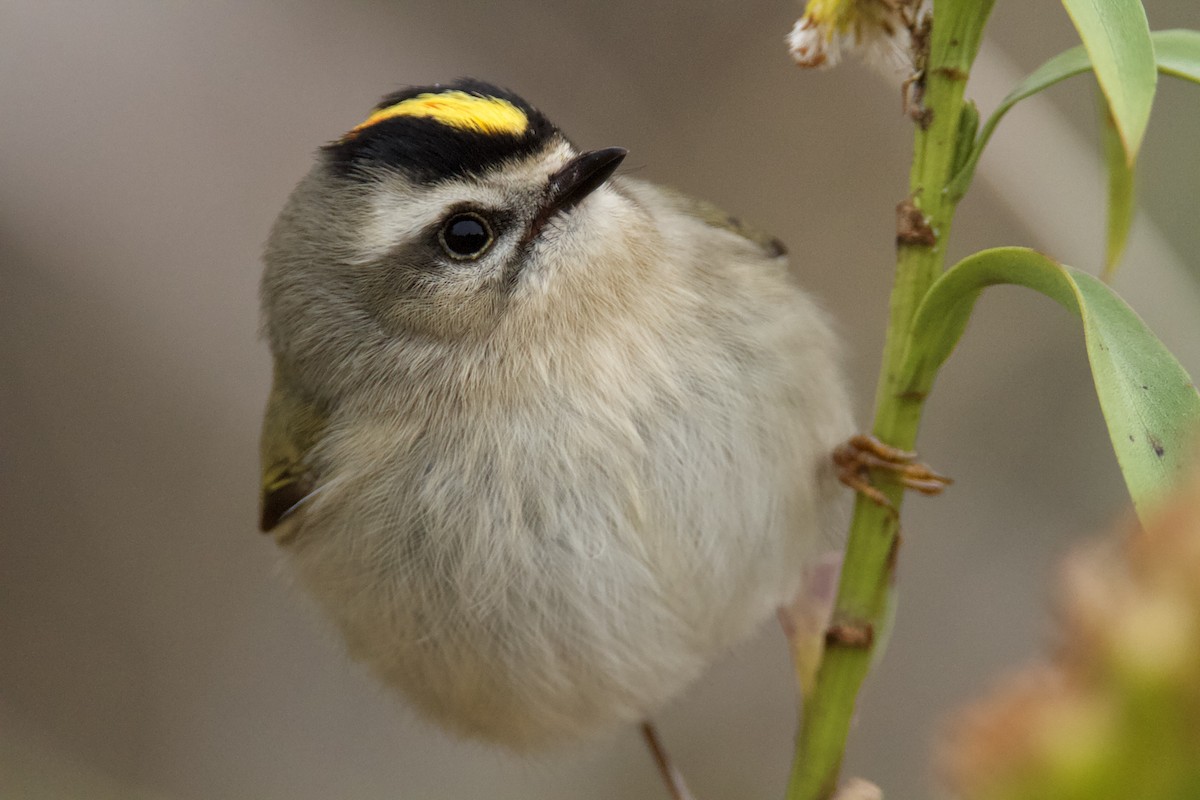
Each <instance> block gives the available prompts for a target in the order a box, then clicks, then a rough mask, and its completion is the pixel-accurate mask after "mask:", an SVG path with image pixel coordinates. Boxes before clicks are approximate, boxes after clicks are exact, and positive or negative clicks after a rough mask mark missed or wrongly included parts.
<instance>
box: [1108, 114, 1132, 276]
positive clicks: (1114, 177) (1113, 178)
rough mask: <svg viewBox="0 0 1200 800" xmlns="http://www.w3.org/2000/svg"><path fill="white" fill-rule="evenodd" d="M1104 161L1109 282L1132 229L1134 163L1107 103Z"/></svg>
mask: <svg viewBox="0 0 1200 800" xmlns="http://www.w3.org/2000/svg"><path fill="white" fill-rule="evenodd" d="M1101 129H1102V133H1101V138H1102V139H1103V140H1104V163H1105V164H1106V165H1107V167H1108V226H1107V227H1108V232H1107V236H1106V237H1105V244H1104V273H1103V275H1102V278H1103V280H1104V281H1105V282H1106V283H1107V282H1109V281H1111V280H1112V277H1113V275H1115V274H1116V272H1117V265H1118V264H1119V263H1120V261H1121V255H1122V254H1123V253H1124V252H1125V242H1126V241H1127V240H1128V238H1129V228H1130V227H1131V226H1132V225H1133V211H1134V208H1133V165H1132V164H1130V163H1129V162H1127V161H1126V160H1125V149H1124V148H1123V147H1121V139H1120V137H1119V136H1118V135H1117V126H1116V123H1115V122H1114V121H1113V116H1112V112H1111V111H1110V110H1109V109H1108V106H1107V104H1106V105H1105V107H1104V121H1103V123H1102V124H1101Z"/></svg>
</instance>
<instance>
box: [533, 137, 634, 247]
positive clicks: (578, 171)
mask: <svg viewBox="0 0 1200 800" xmlns="http://www.w3.org/2000/svg"><path fill="white" fill-rule="evenodd" d="M628 153H629V151H628V150H626V149H625V148H624V147H606V148H604V149H603V150H593V151H591V152H590V153H584V154H583V155H580V156H576V157H575V158H573V159H571V160H570V161H568V162H567V163H566V165H564V166H563V168H562V169H560V170H559V171H558V172H556V173H554V174H553V175H551V176H550V182H549V184H548V185H547V187H546V197H545V199H544V200H543V201H542V207H541V210H539V211H538V214H537V216H536V217H535V218H534V220H533V224H532V225H530V227H529V235H528V236H527V237H526V239H527V240H528V239H533V238H534V237H535V236H537V235H538V233H539V232H540V231H541V229H542V226H543V225H545V224H546V222H547V221H548V220H549V219H550V218H551V217H553V216H554V215H555V214H561V213H562V212H564V211H569V210H571V209H572V208H574V207H575V206H577V205H579V203H580V201H581V200H583V198H585V197H587V196H588V195H589V194H591V193H592V192H594V191H596V190H597V189H599V188H600V186H601V185H602V184H603V183H604V182H605V181H606V180H608V179H609V178H610V177H612V174H613V173H614V172H616V170H617V167H619V166H620V165H621V161H622V160H624V158H625V156H626V155H627V154H628Z"/></svg>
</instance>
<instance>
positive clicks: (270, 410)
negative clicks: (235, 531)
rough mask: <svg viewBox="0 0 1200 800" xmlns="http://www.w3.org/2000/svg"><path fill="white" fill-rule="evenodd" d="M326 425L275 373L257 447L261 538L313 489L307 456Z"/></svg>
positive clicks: (314, 480) (282, 534)
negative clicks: (260, 468)
mask: <svg viewBox="0 0 1200 800" xmlns="http://www.w3.org/2000/svg"><path fill="white" fill-rule="evenodd" d="M326 424H327V418H326V417H325V415H324V414H323V413H322V412H321V411H319V410H318V409H317V408H316V407H315V406H314V405H313V404H312V403H311V402H309V401H308V400H306V399H305V398H304V397H303V396H302V395H301V394H300V392H299V391H297V390H296V389H295V388H294V386H293V385H292V383H291V382H290V381H288V380H287V379H286V378H284V377H283V376H282V374H281V371H280V370H279V368H278V367H276V369H275V377H274V381H273V383H272V385H271V395H270V397H269V398H268V399H267V413H266V416H265V418H264V419H263V431H262V440H261V442H260V445H259V454H260V457H261V461H262V486H261V491H260V494H259V528H260V529H261V530H262V531H263V533H267V532H269V531H271V530H274V529H275V528H276V527H277V526H278V525H279V524H280V523H281V522H283V521H284V520H285V519H286V518H287V517H288V515H289V514H291V513H292V512H293V511H295V510H296V508H297V506H299V505H300V503H302V502H303V501H304V499H305V498H306V497H308V496H309V495H310V494H311V493H312V491H313V489H314V488H316V485H317V475H316V474H315V472H314V471H313V467H312V465H311V464H310V459H309V456H310V454H311V452H312V449H313V447H314V446H315V445H316V443H317V442H318V441H320V439H321V437H322V435H323V434H324V432H325V427H326ZM276 536H277V537H279V538H280V540H283V539H286V538H287V531H286V530H282V531H277V532H276Z"/></svg>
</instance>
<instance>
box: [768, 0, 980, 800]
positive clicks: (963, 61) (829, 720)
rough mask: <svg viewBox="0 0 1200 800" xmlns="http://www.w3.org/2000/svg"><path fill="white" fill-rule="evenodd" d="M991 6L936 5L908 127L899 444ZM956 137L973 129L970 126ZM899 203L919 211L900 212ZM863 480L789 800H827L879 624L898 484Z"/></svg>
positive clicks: (890, 351) (892, 335)
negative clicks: (917, 338) (969, 85)
mask: <svg viewBox="0 0 1200 800" xmlns="http://www.w3.org/2000/svg"><path fill="white" fill-rule="evenodd" d="M991 5H992V0H941V1H940V2H939V3H938V4H937V6H936V7H935V14H936V15H937V16H936V17H935V20H936V21H935V25H934V30H933V36H932V42H931V45H930V51H929V56H928V61H927V65H926V70H925V96H924V105H925V108H926V109H928V110H929V111H930V112H931V115H930V116H929V117H928V120H927V121H928V125H927V126H925V127H922V126H921V125H918V126H917V131H916V135H915V138H914V143H913V164H912V170H911V173H910V178H909V191H910V194H909V197H908V199H907V200H906V201H905V202H904V203H902V204H901V209H900V213H898V215H897V216H898V217H907V219H908V224H905V223H904V222H903V221H901V223H900V224H898V235H897V244H898V246H897V261H896V279H895V284H894V286H893V288H892V296H891V303H890V316H889V323H888V331H887V338H886V340H885V345H884V354H883V363H882V366H881V370H880V377H879V384H878V389H877V394H876V398H875V424H874V427H873V429H872V430H873V432H874V434H875V436H876V437H878V438H879V439H881V440H882V441H884V442H886V443H888V444H891V445H893V446H895V447H899V448H903V449H911V448H912V447H913V445H914V444H915V442H916V438H917V429H918V426H919V424H920V420H921V412H922V409H923V406H924V401H925V398H924V397H923V396H913V395H908V394H904V393H903V391H902V390H901V387H899V385H898V381H899V377H900V374H899V373H900V367H901V364H902V363H903V359H904V355H905V347H906V346H907V343H908V339H909V333H910V330H911V325H912V320H913V316H914V314H915V313H916V310H917V306H918V305H919V304H920V302H921V300H922V298H924V296H925V293H926V292H927V291H928V290H929V287H930V285H931V284H932V283H933V281H934V280H935V279H936V278H937V276H938V275H939V274H941V272H942V270H943V269H944V262H945V255H946V240H947V238H948V236H949V232H950V223H951V220H952V218H953V215H954V207H955V200H954V199H953V198H951V197H950V195H949V194H948V193H947V192H946V191H945V187H946V185H947V183H948V182H949V180H950V179H951V178H952V177H953V175H954V173H955V172H956V171H957V167H958V166H960V165H957V164H955V163H954V162H955V153H956V151H957V150H958V147H957V145H958V143H959V137H960V130H959V128H960V119H961V118H962V109H963V94H964V90H965V88H966V80H967V76H968V74H969V71H970V67H971V63H972V62H973V61H974V58H975V53H976V52H977V50H978V46H979V40H980V37H981V35H982V30H983V25H984V22H985V21H986V18H987V15H988V13H989V12H990V10H991ZM964 133H965V135H967V136H973V135H974V131H973V130H970V131H966V132H964ZM910 203H911V206H910ZM906 208H911V209H915V210H916V211H918V212H919V214H912V213H909V214H905V213H904V210H905V209H906ZM922 218H923V219H922ZM930 234H931V235H930ZM872 478H873V480H874V482H875V485H876V486H877V487H878V488H879V489H880V490H881V491H882V492H883V493H884V495H885V496H886V497H887V498H888V499H889V500H890V501H891V503H892V507H893V508H892V509H887V508H883V507H880V506H878V505H876V504H875V503H873V502H871V501H870V500H868V499H866V498H865V497H863V496H861V495H860V496H859V497H858V499H857V502H856V504H855V507H854V517H853V520H852V522H851V526H850V534H849V538H848V540H847V544H846V552H845V557H844V560H843V564H842V577H841V582H840V584H839V586H838V594H837V600H836V602H835V606H834V611H833V617H832V619H831V623H830V630H829V633H828V634H827V636H826V646H825V653H824V657H823V658H822V661H821V665H820V667H819V669H818V672H817V679H816V683H815V686H814V688H813V691H812V693H811V696H810V697H807V698H805V703H804V706H805V707H804V716H803V721H802V723H801V728H800V733H799V736H798V737H797V740H796V755H795V759H794V762H793V766H792V776H791V781H790V783H789V785H788V794H787V798H788V800H826V798H830V797H832V796H833V794H834V793H835V792H836V790H837V783H838V777H839V773H840V771H841V761H842V753H843V751H844V749H845V742H846V738H847V736H848V734H849V731H850V723H851V719H852V717H853V714H854V705H855V698H856V697H857V695H858V691H859V688H860V687H861V686H862V682H863V680H864V679H865V678H866V675H867V672H868V670H869V669H870V666H871V662H872V658H873V656H874V653H875V644H876V642H877V641H878V640H879V639H880V636H881V634H882V632H883V628H884V626H885V624H886V618H887V614H888V608H889V604H890V598H891V594H892V592H891V590H892V583H893V578H894V570H895V557H896V549H897V547H898V545H899V539H898V532H899V518H898V513H899V510H900V507H901V504H902V502H903V489H902V487H901V486H900V485H899V484H898V483H896V482H895V480H894V478H893V477H892V476H890V475H888V474H887V473H878V474H874V475H873V476H872Z"/></svg>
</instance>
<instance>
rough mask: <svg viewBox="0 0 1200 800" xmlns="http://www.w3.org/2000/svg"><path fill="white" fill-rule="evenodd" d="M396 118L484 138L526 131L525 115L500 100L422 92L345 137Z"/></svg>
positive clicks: (454, 92)
mask: <svg viewBox="0 0 1200 800" xmlns="http://www.w3.org/2000/svg"><path fill="white" fill-rule="evenodd" d="M396 117H425V118H428V119H432V120H436V121H437V122H440V123H441V124H443V125H448V126H449V127H451V128H459V129H460V130H465V131H472V132H474V133H482V134H487V135H497V134H506V133H507V134H511V135H514V136H519V135H521V134H522V133H524V132H525V130H526V129H527V128H528V127H529V118H528V117H527V116H525V112H524V111H522V110H521V109H519V108H517V107H516V106H514V105H513V104H512V103H510V102H508V101H507V100H502V99H501V98H499V97H480V96H479V95H474V94H468V93H467V92H463V91H459V90H458V89H454V90H451V91H447V92H425V93H424V94H419V95H417V96H416V97H410V98H408V99H407V100H401V101H400V102H399V103H396V104H395V105H390V106H386V107H385V108H380V109H377V110H376V111H375V112H374V113H373V114H371V116H369V117H367V118H366V119H365V120H363V121H362V122H361V123H359V124H358V125H355V126H354V127H353V128H351V129H350V132H349V133H347V134H346V135H347V136H353V135H355V134H357V133H359V132H360V131H362V130H365V129H366V128H369V127H371V126H372V125H378V124H379V123H380V122H383V121H384V120H388V119H395V118H396Z"/></svg>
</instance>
